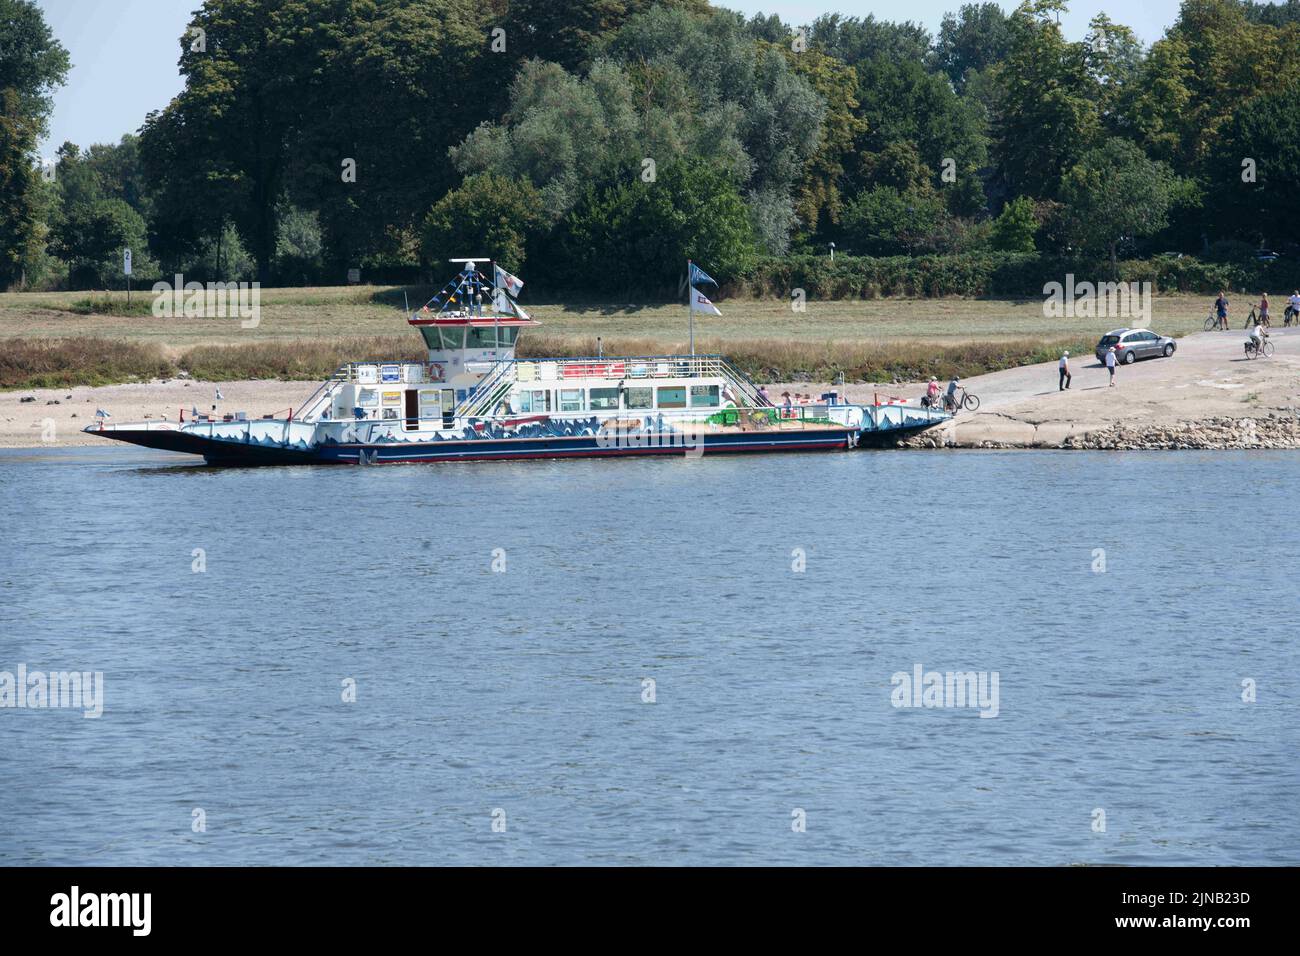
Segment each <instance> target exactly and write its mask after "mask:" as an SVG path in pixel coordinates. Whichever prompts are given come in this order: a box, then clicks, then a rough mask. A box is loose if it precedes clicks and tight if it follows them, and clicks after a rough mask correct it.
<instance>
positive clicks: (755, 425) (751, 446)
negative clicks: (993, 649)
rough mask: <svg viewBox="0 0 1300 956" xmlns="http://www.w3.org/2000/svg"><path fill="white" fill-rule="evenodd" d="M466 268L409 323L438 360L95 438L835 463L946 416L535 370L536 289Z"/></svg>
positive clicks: (238, 454) (184, 446)
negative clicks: (292, 403)
mask: <svg viewBox="0 0 1300 956" xmlns="http://www.w3.org/2000/svg"><path fill="white" fill-rule="evenodd" d="M453 261H454V262H458V263H461V264H463V268H462V269H461V270H460V272H459V273H458V274H457V276H456V278H455V279H454V280H453V281H452V282H451V283H449V284H448V285H447V286H446V287H445V288H444V289H443V290H442V291H441V292H440V293H439V294H438V295H436V296H434V297H433V299H431V300H430V301H429V303H427V304H426V305H425V306H424V307H423V308H421V309H420V310H418V311H416V312H414V313H412V314H409V315H408V316H407V321H408V323H409V324H410V325H411V326H412V327H413V328H415V329H416V330H418V331H419V333H420V334H421V336H423V338H424V342H425V345H426V347H427V350H428V356H427V360H426V361H423V362H398V361H382V360H376V361H359V362H350V363H348V364H347V365H344V366H342V367H340V368H339V369H337V370H336V371H335V373H334V374H333V375H332V376H331V377H330V378H329V379H327V380H326V381H325V382H323V383H322V384H321V385H320V387H319V388H318V389H317V390H316V392H315V393H313V394H312V395H311V397H310V398H309V399H308V400H307V401H306V402H305V403H303V405H302V406H300V407H299V408H298V409H296V410H293V411H291V412H290V413H289V415H288V417H286V418H275V417H273V416H266V417H264V418H260V419H250V418H248V416H247V415H246V414H244V413H235V414H232V415H226V416H223V417H222V418H221V420H218V419H217V417H216V416H215V415H212V416H199V417H197V418H195V419H192V420H190V421H188V422H186V421H179V422H169V421H150V422H144V423H123V424H115V423H109V422H106V421H104V420H103V419H101V420H99V421H98V422H97V423H96V424H93V425H90V426H88V427H87V428H86V429H85V431H87V432H88V433H91V434H95V435H100V436H102V437H104V438H110V439H115V440H118V441H125V442H130V443H133V444H137V445H144V446H147V447H151V448H161V449H166V450H170V451H179V452H188V453H192V454H196V455H202V456H203V457H204V458H205V459H206V460H207V462H208V463H210V464H214V465H255V464H307V463H346V464H382V463H396V462H434V461H484V460H495V459H524V458H569V457H613V456H624V455H663V454H675V455H683V454H685V455H700V454H716V453H720V452H761V451H816V450H832V449H844V448H853V447H855V446H856V445H857V444H858V442H859V439H860V438H861V437H862V436H863V434H864V432H875V431H880V430H890V431H899V430H906V431H912V430H916V429H917V428H922V427H926V426H928V425H931V424H934V423H935V422H937V421H940V420H943V419H944V418H946V417H947V416H946V415H944V414H943V413H940V412H937V411H934V410H930V409H924V408H920V407H917V406H911V407H909V408H904V407H902V406H897V405H894V406H888V407H886V406H877V407H874V408H873V407H863V406H859V405H849V404H846V403H844V402H842V401H840V400H839V396H838V395H835V394H834V393H832V394H829V395H826V396H824V397H823V401H821V402H818V403H816V404H810V405H790V406H776V405H774V404H773V403H772V402H771V401H770V399H769V398H768V397H766V396H765V395H764V394H763V393H761V392H760V391H759V389H758V387H757V386H756V385H755V384H754V382H753V381H751V380H750V379H749V378H748V377H747V376H746V375H745V374H744V373H742V372H741V371H739V370H738V369H736V368H735V367H734V366H733V365H731V363H729V362H728V361H727V360H726V359H725V358H723V357H722V356H720V355H694V354H691V355H641V356H618V357H614V356H605V355H596V356H591V357H585V358H573V357H567V358H545V359H538V358H529V359H520V358H518V357H517V356H516V348H517V345H518V341H519V337H520V335H521V334H523V333H524V332H526V331H527V330H528V329H530V328H534V327H536V326H537V325H538V324H539V323H537V322H536V321H534V320H533V319H532V317H531V316H529V315H528V313H527V312H526V311H525V310H524V309H523V308H521V307H520V306H519V305H518V303H517V302H516V301H515V295H517V294H518V291H519V289H520V287H521V286H522V283H521V282H520V281H519V280H518V279H516V278H515V277H514V276H511V275H509V273H506V272H505V271H504V270H503V269H501V268H500V267H499V266H497V265H496V264H495V263H492V262H491V261H490V260H487V261H486V262H485V260H453ZM480 262H484V263H485V266H486V267H487V269H488V270H489V272H490V274H491V276H492V278H491V279H488V277H487V275H485V274H484V272H481V271H479V268H478V263H480ZM435 306H436V310H435V308H432V307H435Z"/></svg>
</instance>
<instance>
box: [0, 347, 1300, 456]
mask: <svg viewBox="0 0 1300 956" xmlns="http://www.w3.org/2000/svg"><path fill="white" fill-rule="evenodd" d="M1272 338H1273V341H1274V343H1275V345H1276V347H1277V352H1276V354H1274V355H1273V356H1272V357H1271V358H1267V359H1257V360H1253V361H1252V360H1248V359H1246V358H1245V357H1244V356H1243V354H1242V342H1243V341H1244V339H1245V334H1244V333H1243V332H1241V331H1240V330H1233V331H1231V332H1205V333H1198V334H1195V335H1190V336H1187V337H1186V338H1183V339H1180V340H1179V342H1178V351H1177V352H1176V353H1175V354H1174V356H1173V357H1172V358H1169V359H1151V360H1147V361H1143V362H1138V363H1136V364H1134V365H1130V366H1121V367H1120V369H1119V370H1118V373H1117V375H1116V386H1115V387H1114V388H1111V387H1109V386H1108V385H1107V377H1106V370H1105V368H1103V367H1102V366H1101V365H1100V363H1098V361H1097V360H1096V358H1095V357H1094V356H1092V355H1091V354H1089V355H1082V356H1074V357H1073V358H1072V369H1073V374H1074V381H1073V386H1072V387H1071V388H1070V389H1069V391H1065V392H1062V391H1059V390H1058V389H1057V374H1056V365H1055V363H1054V362H1053V363H1045V364H1040V365H1028V366H1024V367H1022V368H1016V369H1010V370H1008V371H1004V372H994V373H991V374H988V375H980V376H976V377H974V378H971V379H969V380H968V381H967V382H966V385H967V387H968V388H969V389H970V390H971V391H972V392H974V393H975V394H977V395H979V397H980V400H981V405H980V410H979V411H978V412H975V413H973V414H972V413H970V412H962V413H961V414H960V415H958V416H957V418H956V419H955V420H954V421H952V422H950V423H948V424H946V425H943V426H940V427H937V428H933V429H931V430H929V431H927V432H925V433H924V434H922V435H920V436H917V437H916V438H914V439H913V440H912V441H911V442H910V443H909V444H910V445H911V446H913V447H926V448H942V447H948V448H1092V447H1099V448H1148V447H1150V448H1271V447H1278V448H1300V330H1297V329H1279V330H1275V331H1274V333H1273V336H1272ZM317 385H318V383H316V382H277V381H254V382H223V383H220V388H221V392H222V396H223V398H222V400H221V401H219V402H217V405H218V410H219V411H220V412H221V413H223V414H224V413H226V412H234V411H246V412H248V414H249V416H250V417H260V416H261V415H263V414H268V413H272V412H275V413H279V414H283V413H284V412H286V411H287V410H288V409H289V408H291V407H297V406H298V405H300V404H301V403H302V402H303V401H304V400H305V399H306V398H308V396H310V395H311V394H312V392H313V391H315V389H316V387H317ZM217 387H218V386H217V384H215V383H212V382H198V381H186V380H181V379H171V380H168V381H160V382H149V383H142V384H138V385H110V386H104V387H101V388H83V387H75V388H63V389H34V390H20V391H11V392H0V446H3V447H30V446H37V445H55V446H59V445H64V446H70V445H93V444H98V443H100V441H101V439H98V438H96V437H94V436H93V435H87V434H83V433H82V431H81V429H82V428H83V427H85V426H86V425H87V424H91V423H93V422H94V415H95V410H96V409H97V408H103V409H105V410H106V411H108V412H110V413H111V414H112V416H113V420H114V421H118V422H122V421H144V420H148V419H151V418H152V419H159V418H162V417H164V416H166V417H167V418H169V419H171V420H173V421H174V420H175V419H176V417H177V415H178V413H179V411H180V409H182V408H184V409H185V413H186V416H187V417H188V416H189V414H190V409H192V408H193V407H195V406H197V407H198V409H199V410H200V411H202V412H206V411H209V410H210V409H211V407H212V405H213V402H214V401H215V395H216V389H217ZM829 387H830V386H826V385H821V384H810V383H807V382H797V383H789V384H777V385H771V386H769V393H770V394H771V395H772V397H773V398H774V399H775V400H778V401H779V399H780V395H781V392H783V391H785V390H787V389H788V390H790V391H799V392H811V393H812V394H814V395H817V394H820V393H821V392H822V391H825V390H826V389H827V388H829ZM924 388H925V386H924V383H919V382H918V383H912V384H906V385H898V384H889V385H873V384H866V385H862V384H858V385H849V386H847V387H846V388H844V389H843V391H845V392H846V394H847V395H848V398H849V400H850V401H855V402H863V403H870V402H871V401H873V400H874V399H875V398H876V397H880V398H881V399H884V398H885V397H887V396H890V395H897V396H902V397H906V398H909V399H912V400H916V399H918V398H919V396H920V395H921V393H922V392H923V391H924ZM24 398H28V399H31V400H30V401H23V400H22V399H24Z"/></svg>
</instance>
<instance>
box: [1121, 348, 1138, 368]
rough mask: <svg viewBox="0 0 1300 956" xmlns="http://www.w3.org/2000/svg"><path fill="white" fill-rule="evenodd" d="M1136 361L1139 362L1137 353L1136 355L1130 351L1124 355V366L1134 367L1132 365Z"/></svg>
mask: <svg viewBox="0 0 1300 956" xmlns="http://www.w3.org/2000/svg"><path fill="white" fill-rule="evenodd" d="M1136 361H1137V353H1136V352H1133V351H1132V350H1130V351H1128V352H1125V353H1124V364H1125V365H1132V364H1133V363H1134V362H1136Z"/></svg>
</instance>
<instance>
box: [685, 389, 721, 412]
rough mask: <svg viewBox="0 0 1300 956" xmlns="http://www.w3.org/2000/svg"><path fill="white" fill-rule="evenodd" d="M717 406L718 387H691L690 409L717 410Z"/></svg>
mask: <svg viewBox="0 0 1300 956" xmlns="http://www.w3.org/2000/svg"><path fill="white" fill-rule="evenodd" d="M718 404H719V402H718V386H716V385H692V386H691V408H717V407H718Z"/></svg>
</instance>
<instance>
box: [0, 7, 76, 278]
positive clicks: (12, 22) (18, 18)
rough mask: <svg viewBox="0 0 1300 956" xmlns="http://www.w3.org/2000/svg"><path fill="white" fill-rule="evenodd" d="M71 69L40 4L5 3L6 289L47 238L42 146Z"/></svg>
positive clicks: (2, 197)
mask: <svg viewBox="0 0 1300 956" xmlns="http://www.w3.org/2000/svg"><path fill="white" fill-rule="evenodd" d="M68 68H69V62H68V52H67V51H66V50H65V49H64V48H63V47H62V46H61V45H60V44H59V42H58V40H56V39H55V38H54V35H53V34H52V33H51V32H50V28H49V26H48V25H47V24H46V22H45V18H44V16H43V15H42V14H41V11H40V9H39V8H38V7H37V6H36V4H35V3H33V2H31V0H0V289H3V288H5V287H7V286H8V285H9V284H10V283H12V282H13V281H14V280H15V279H18V278H20V277H21V275H22V270H23V263H24V261H25V260H26V259H27V258H28V257H29V256H30V255H31V254H32V253H33V250H34V247H35V246H36V245H37V244H38V243H39V242H40V241H41V240H42V238H43V235H42V230H43V224H42V222H41V216H42V209H43V206H44V205H45V203H44V199H43V194H42V188H41V184H40V181H39V176H38V174H37V172H36V169H35V166H34V164H35V162H36V155H35V153H36V145H37V143H38V142H39V141H40V138H41V136H43V135H44V134H45V132H46V129H47V123H48V120H49V115H50V110H51V109H52V108H53V95H54V91H55V90H57V89H58V88H59V87H60V86H62V85H63V82H64V80H65V79H66V78H67V74H68Z"/></svg>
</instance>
